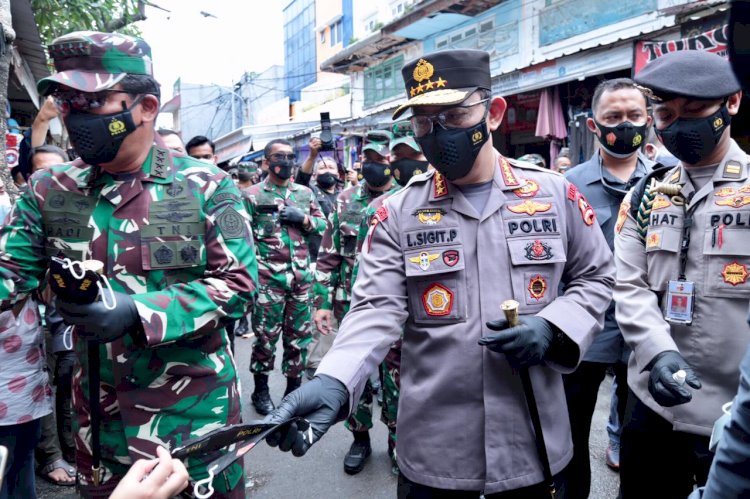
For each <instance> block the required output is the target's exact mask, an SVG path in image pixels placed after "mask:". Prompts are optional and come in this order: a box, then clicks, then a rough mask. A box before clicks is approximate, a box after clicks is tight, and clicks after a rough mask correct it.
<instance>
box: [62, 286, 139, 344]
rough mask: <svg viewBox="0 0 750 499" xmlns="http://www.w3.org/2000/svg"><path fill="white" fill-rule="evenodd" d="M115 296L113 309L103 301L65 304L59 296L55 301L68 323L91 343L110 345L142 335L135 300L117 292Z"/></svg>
mask: <svg viewBox="0 0 750 499" xmlns="http://www.w3.org/2000/svg"><path fill="white" fill-rule="evenodd" d="M113 296H114V299H115V305H114V308H113V309H110V308H108V307H107V305H105V303H104V302H103V301H101V300H98V301H95V302H92V303H87V304H81V303H72V302H68V301H64V300H62V299H60V298H59V297H58V298H57V299H56V300H55V306H56V307H57V311H58V312H60V315H61V316H62V318H63V320H64V321H65V323H66V324H69V325H71V326H76V333H77V334H78V335H79V336H82V337H84V338H86V339H87V340H91V341H96V342H97V343H109V342H110V341H114V340H116V339H118V338H120V337H122V336H125V335H126V334H134V335H135V334H137V333H141V334H142V332H143V325H142V323H141V317H140V315H138V309H137V308H136V306H135V301H133V298H131V297H130V295H126V294H123V293H116V292H115V293H113ZM140 340H141V341H142V340H143V339H142V338H140Z"/></svg>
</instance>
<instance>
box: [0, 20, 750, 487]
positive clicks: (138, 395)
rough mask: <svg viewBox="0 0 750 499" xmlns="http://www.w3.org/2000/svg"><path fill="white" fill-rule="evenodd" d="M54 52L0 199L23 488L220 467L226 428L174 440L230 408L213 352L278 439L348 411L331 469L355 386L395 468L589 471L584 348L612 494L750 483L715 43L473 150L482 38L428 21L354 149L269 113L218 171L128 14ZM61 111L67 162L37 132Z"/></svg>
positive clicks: (5, 333)
mask: <svg viewBox="0 0 750 499" xmlns="http://www.w3.org/2000/svg"><path fill="white" fill-rule="evenodd" d="M49 53H50V56H51V58H52V59H53V61H54V64H55V67H56V69H57V70H58V71H57V72H56V73H55V74H53V75H52V76H49V77H47V78H44V79H43V80H41V81H40V82H39V83H38V89H39V92H40V94H41V95H44V96H45V98H46V100H45V101H44V104H43V106H42V109H41V110H40V112H39V115H38V117H37V119H36V120H35V121H34V125H33V126H32V127H31V128H30V129H29V131H28V133H27V135H28V136H27V137H26V140H27V142H28V143H27V146H26V147H27V150H28V154H27V159H24V160H22V161H21V166H20V167H19V168H18V169H17V170H16V171H14V172H13V175H14V179H15V180H16V181H17V184H18V185H19V186H22V194H21V195H20V197H18V199H15V200H14V202H13V205H12V208H11V209H10V210H9V213H7V215H6V217H5V221H4V224H3V226H2V228H1V229H0V278H1V279H2V286H0V306H2V310H3V311H2V313H0V340H2V343H3V347H4V350H3V351H2V352H0V355H2V357H0V358H2V359H3V360H4V363H3V366H4V367H3V370H2V371H0V445H2V446H5V447H6V448H7V449H8V450H9V458H8V461H7V464H6V467H5V470H4V472H3V481H2V489H1V491H0V499H4V498H6V497H9V498H12V497H23V498H33V497H36V493H35V471H36V473H37V474H39V475H40V476H42V477H44V478H46V479H48V480H50V481H52V482H53V483H56V484H58V485H76V486H77V487H78V491H79V492H80V494H81V495H82V496H83V497H115V498H120V497H122V498H131V497H132V498H137V497H171V496H173V495H175V494H178V493H179V492H180V491H182V490H183V489H185V488H186V487H188V484H189V483H192V484H196V483H199V482H204V481H208V482H210V489H211V490H213V491H214V492H213V497H227V498H237V497H244V494H245V489H244V469H243V462H242V458H239V459H225V458H226V457H227V456H230V457H231V456H233V454H231V452H233V451H231V450H230V449H228V448H226V447H225V448H221V449H219V448H216V449H214V448H212V449H211V450H210V452H206V453H193V454H190V456H191V457H188V458H186V459H185V460H179V459H176V458H173V457H171V456H170V453H169V450H173V449H175V448H176V447H178V446H181V445H182V444H183V443H184V442H187V441H190V440H191V439H192V438H195V437H199V436H205V435H206V434H208V433H209V432H211V431H212V430H216V429H219V428H224V427H226V426H230V425H237V424H240V423H241V422H242V416H241V412H242V409H243V403H245V402H247V401H244V400H242V398H241V397H240V392H239V390H238V374H237V369H249V370H250V372H251V373H252V374H253V382H254V386H253V392H252V396H251V399H250V403H251V404H252V406H253V408H254V410H255V412H256V413H257V414H258V415H260V416H262V417H265V422H267V423H278V424H280V423H287V422H289V421H290V420H291V419H292V418H295V417H302V418H304V419H305V420H306V421H305V424H302V423H301V422H297V421H295V422H294V423H292V424H287V425H284V426H283V427H281V428H282V429H279V430H277V431H274V432H272V433H270V435H269V436H268V439H267V441H268V443H269V444H271V445H275V446H279V447H280V449H281V450H282V451H290V450H291V451H292V452H293V454H294V455H295V456H303V455H304V454H305V453H306V452H307V450H308V449H309V448H310V446H311V445H313V444H314V443H315V442H316V441H317V440H318V439H320V438H321V437H322V436H323V435H324V434H325V433H326V431H327V430H328V429H329V428H330V426H332V425H333V424H336V423H338V422H342V421H345V425H346V428H347V429H348V430H349V431H350V432H351V434H352V441H351V444H350V448H349V450H348V452H347V453H346V456H345V458H344V460H343V468H344V471H345V472H346V473H348V474H352V475H354V474H357V473H359V472H360V471H362V470H363V469H364V467H365V465H366V463H367V460H368V458H369V457H370V455H371V453H372V447H371V442H370V429H371V428H372V427H373V424H374V423H373V419H374V414H373V409H374V405H373V402H374V400H375V399H378V400H379V401H380V406H381V418H380V419H381V420H382V421H383V423H384V424H386V425H387V428H388V442H387V444H388V455H389V457H390V459H391V463H390V464H391V470H392V472H393V474H394V475H396V476H397V477H398V485H397V491H396V494H397V496H398V497H399V498H414V499H416V498H436V499H437V498H469V497H474V498H479V497H485V498H498V499H507V498H531V499H533V498H537V497H538V498H542V497H545V498H548V497H553V498H568V499H585V498H587V497H589V495H590V488H591V465H590V452H589V437H590V431H591V421H592V417H593V414H594V409H595V405H596V401H597V396H598V393H599V389H600V385H601V383H602V381H603V380H604V378H605V376H606V374H607V372H610V373H612V374H613V387H612V393H611V401H610V407H611V410H610V416H609V424H608V427H607V432H608V436H609V447H608V449H607V453H606V462H607V465H608V466H609V467H610V468H612V469H614V470H616V471H619V472H620V497H622V498H623V499H632V498H644V497H658V498H680V499H684V498H686V497H688V495H691V494H695V495H696V496H698V497H699V496H700V495H701V494H702V497H704V498H706V499H713V498H724V497H747V496H748V494H750V473H748V469H747V462H748V457H749V456H750V447H749V446H748V433H749V432H748V430H749V425H748V418H749V417H750V407H749V405H750V398H749V393H748V392H749V391H750V378H749V377H750V353H746V352H748V346H749V345H750V329H748V327H747V324H746V316H747V312H748V299H750V282H748V277H750V273H749V271H748V265H750V261H748V259H749V258H750V253H748V250H747V247H748V245H747V238H745V237H744V236H745V231H744V228H745V227H744V226H745V225H747V220H748V217H750V211H748V209H750V208H748V206H750V196H749V195H747V193H750V175H749V172H748V168H749V161H748V156H747V155H746V154H745V152H744V151H742V150H741V149H740V147H739V146H738V145H737V143H736V142H735V141H734V140H733V139H732V138H731V135H730V130H731V122H732V118H733V117H734V116H736V115H737V113H738V112H739V108H740V102H741V97H742V90H741V85H740V83H739V82H738V81H737V79H736V78H735V76H734V74H733V72H732V69H731V66H730V64H729V62H728V61H726V60H725V59H722V58H721V57H720V56H718V55H715V54H711V53H708V52H702V51H683V52H677V53H673V54H666V55H664V56H663V57H660V58H659V59H656V60H655V61H653V62H651V63H650V64H649V65H647V66H646V68H645V69H643V70H642V71H641V72H640V73H639V74H638V75H637V76H636V77H635V81H634V80H631V79H627V78H619V79H613V80H603V81H601V83H600V84H599V85H598V87H597V88H596V90H595V92H594V94H593V97H592V102H591V109H592V116H591V117H590V118H589V119H588V121H587V126H588V128H589V130H590V131H591V133H593V134H594V135H595V136H596V138H597V141H598V148H597V151H596V152H595V153H594V155H593V156H592V157H591V158H590V159H588V160H587V161H585V162H582V163H580V164H575V163H576V162H574V161H573V160H572V158H570V157H568V155H567V154H566V152H565V151H562V152H561V154H560V155H559V156H557V157H555V158H553V161H552V164H551V165H550V167H549V168H548V165H547V164H546V162H545V160H544V158H543V157H541V156H540V155H538V154H527V155H524V156H522V157H521V158H518V159H511V158H506V157H504V156H503V155H502V154H500V153H499V152H498V151H497V150H496V149H495V148H494V147H493V135H492V134H493V132H494V131H496V130H497V129H498V128H499V127H500V125H501V123H502V122H503V118H504V113H505V110H506V103H505V101H504V99H503V98H502V97H499V96H493V95H492V93H491V75H490V69H489V55H488V54H487V53H486V52H483V51H476V50H447V51H440V52H435V53H431V54H425V55H423V56H422V57H420V58H417V59H415V60H413V61H410V62H408V63H407V64H406V65H405V66H404V68H403V79H404V82H405V90H406V94H407V96H408V99H407V100H406V101H405V103H404V104H402V105H401V106H399V107H398V109H396V111H395V112H394V115H393V120H394V121H393V123H390V124H388V125H386V126H383V127H380V128H378V129H374V130H371V131H369V132H368V133H367V134H366V135H365V136H364V137H363V146H362V148H361V155H360V158H359V159H360V161H359V162H358V163H357V164H356V165H355V166H354V167H353V168H351V169H346V168H345V167H344V166H343V165H342V164H341V163H340V162H339V161H338V160H337V156H336V154H335V153H334V154H326V153H325V152H324V150H325V149H328V146H326V145H324V144H323V142H322V141H321V139H320V138H317V137H315V138H312V139H311V140H310V142H309V150H310V154H309V156H308V157H307V158H305V160H304V161H302V162H301V164H298V159H300V158H298V157H297V154H296V153H295V151H294V147H293V144H292V143H290V142H289V141H287V140H285V139H284V138H278V139H274V140H271V141H270V142H268V144H266V146H265V148H264V150H263V158H262V161H261V163H260V165H256V164H253V163H241V164H240V165H238V166H237V167H232V168H228V169H227V170H226V171H224V170H222V169H221V168H219V167H218V166H217V162H218V157H217V155H216V147H215V145H214V143H213V142H212V141H211V140H210V139H209V138H207V137H203V136H197V137H193V138H191V139H190V140H188V141H187V143H184V142H183V140H182V138H181V137H180V135H179V134H178V133H176V132H174V131H172V130H167V129H158V128H157V127H156V126H155V122H156V116H157V114H158V111H159V107H160V105H159V103H160V91H159V84H158V83H157V82H156V80H155V79H154V78H153V69H152V65H151V57H150V49H149V46H148V45H147V44H146V42H145V41H143V40H140V39H137V38H132V37H128V36H124V35H112V34H105V33H92V32H78V33H71V34H69V35H65V36H63V37H61V38H59V39H57V40H55V41H54V42H53V43H52V44H51V45H50V47H49ZM435 81H439V82H440V84H434V82H435ZM407 112H408V113H409V116H408V118H402V116H403V115H404V113H407ZM58 116H59V117H60V118H61V119H62V121H63V123H64V124H65V126H66V129H67V132H68V135H69V137H70V141H71V145H72V152H74V153H75V156H76V159H74V160H73V161H69V152H70V151H65V150H63V149H61V148H59V147H56V146H53V145H49V144H47V136H48V134H47V130H48V127H49V121H50V120H51V119H53V118H55V117H58ZM501 304H502V310H501ZM503 311H505V314H503ZM250 332H251V333H252V334H251V336H252V338H253V340H252V341H253V347H252V354H251V357H250V358H249V359H241V358H238V357H236V356H235V355H234V343H233V342H234V338H235V336H248V335H250ZM279 339H281V342H282V347H281V349H282V351H283V355H282V358H281V361H280V371H281V373H282V374H283V376H284V377H285V378H286V387H285V390H284V392H283V394H274V393H271V390H270V388H269V374H270V373H271V372H272V371H273V370H274V369H275V368H276V358H275V357H276V351H277V343H278V341H279ZM45 352H48V353H49V354H50V355H46V354H45ZM47 357H49V361H51V364H52V365H53V366H54V368H53V369H52V372H53V376H51V379H50V375H49V374H48V371H49V369H48V368H47V367H46V366H47V363H48V358H47ZM743 357H744V358H743ZM52 386H54V387H55V389H54V390H53V389H52ZM735 396H736V398H735ZM732 400H734V403H733V404H732V407H731V410H729V409H727V413H728V415H726V416H723V414H724V410H725V409H726V406H727V403H729V402H731V401H732ZM566 408H567V417H566V416H565V414H566V410H565V409H566ZM717 420H719V421H720V422H719V423H717V424H716V428H717V429H719V430H721V429H723V430H724V431H723V435H722V436H721V438H714V439H713V440H712V439H711V435H712V432H713V431H714V428H715V423H716V422H717ZM240 442H241V440H240V441H237V442H234V443H237V444H239V443H240ZM35 451H36V452H35ZM35 454H36V457H35ZM234 456H236V454H234ZM35 460H36V464H35ZM220 461H221V463H222V464H221V465H219V464H217V463H219V462H220ZM35 468H36V470H35ZM704 487H705V489H704Z"/></svg>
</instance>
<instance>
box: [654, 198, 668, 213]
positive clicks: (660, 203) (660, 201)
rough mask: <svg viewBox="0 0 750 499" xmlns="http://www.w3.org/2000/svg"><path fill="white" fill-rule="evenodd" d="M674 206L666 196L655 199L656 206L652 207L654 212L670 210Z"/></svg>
mask: <svg viewBox="0 0 750 499" xmlns="http://www.w3.org/2000/svg"><path fill="white" fill-rule="evenodd" d="M670 206H672V202H671V201H670V200H669V199H667V198H665V197H664V196H659V197H657V198H656V199H654V204H653V205H652V207H651V209H652V210H663V209H664V208H669V207H670Z"/></svg>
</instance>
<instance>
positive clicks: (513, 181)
mask: <svg viewBox="0 0 750 499" xmlns="http://www.w3.org/2000/svg"><path fill="white" fill-rule="evenodd" d="M499 161H500V173H502V176H503V182H504V183H505V186H506V187H520V186H521V182H519V181H518V179H517V178H516V174H515V173H513V168H511V166H510V163H509V162H508V160H507V159H505V158H503V157H502V156H500V159H499Z"/></svg>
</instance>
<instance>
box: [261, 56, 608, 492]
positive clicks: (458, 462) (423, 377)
mask: <svg viewBox="0 0 750 499" xmlns="http://www.w3.org/2000/svg"><path fill="white" fill-rule="evenodd" d="M403 75H404V81H405V85H406V91H407V95H408V96H409V97H410V98H409V100H408V101H407V102H406V103H405V104H404V105H402V106H401V107H400V108H399V109H397V111H396V113H395V116H394V118H396V117H397V116H398V115H400V114H401V113H402V112H403V111H404V110H405V109H407V108H411V109H412V112H413V116H412V117H411V121H412V125H413V128H414V132H415V136H416V139H417V142H418V143H419V145H420V147H421V148H422V150H423V152H424V155H425V156H426V157H427V159H428V160H429V161H430V163H431V164H432V165H433V166H434V167H435V168H436V170H437V171H436V172H427V173H425V174H422V175H418V176H416V177H414V178H413V179H412V180H411V182H410V183H409V185H407V187H405V188H404V189H402V190H401V191H399V192H398V193H396V194H393V195H392V196H391V197H389V198H388V199H387V200H386V201H385V203H384V204H383V206H382V207H381V208H379V209H378V211H377V212H376V215H375V219H374V221H373V223H372V226H371V228H370V232H369V234H368V236H367V240H366V241H365V243H364V247H363V250H362V255H361V262H360V267H359V274H358V276H357V280H356V283H355V286H354V290H353V300H352V306H351V309H350V311H349V313H348V314H347V316H346V317H345V319H344V321H343V322H342V324H341V327H340V329H339V335H338V338H337V339H336V342H335V343H334V345H333V347H332V349H331V350H330V351H329V352H328V354H327V355H326V356H325V357H324V358H323V361H322V362H321V365H320V367H319V368H318V371H317V372H316V377H315V378H314V379H313V380H312V381H310V382H309V383H306V384H305V385H303V386H302V387H301V388H300V389H299V390H297V391H295V392H293V393H292V394H290V395H289V396H288V397H287V398H285V399H284V401H282V403H281V405H280V406H279V408H278V409H277V410H276V411H275V412H274V413H273V414H272V415H271V416H270V420H271V421H278V420H285V419H287V418H289V417H290V416H292V415H300V416H304V417H305V418H306V419H307V420H308V421H309V422H310V424H311V428H310V431H309V432H306V431H301V430H302V428H299V427H298V428H290V431H286V432H284V433H283V434H277V435H272V438H271V442H270V443H271V444H279V445H280V447H281V449H282V450H287V451H288V450H292V451H293V452H294V454H295V455H298V456H299V455H302V454H304V453H305V452H306V450H307V449H308V448H309V446H310V445H311V444H312V443H314V442H315V441H317V440H318V439H319V438H320V437H321V436H322V435H323V434H324V433H325V432H326V431H327V429H328V428H329V427H330V426H331V425H332V424H334V423H335V422H336V421H338V420H340V419H341V418H343V417H345V416H346V415H347V414H348V413H350V412H351V411H352V410H353V409H354V406H355V405H356V403H357V401H358V400H359V396H360V393H361V392H362V390H363V388H364V386H365V383H366V381H367V379H368V377H369V375H370V373H372V372H373V371H375V369H377V366H378V364H379V363H380V361H381V360H382V359H383V357H384V356H385V355H386V352H387V351H388V348H389V347H390V345H391V343H392V342H393V341H395V340H396V339H398V337H399V335H400V333H401V331H402V330H403V350H402V359H403V361H402V370H401V390H402V391H401V399H400V402H399V408H398V414H399V421H398V424H399V427H398V442H397V454H398V466H399V469H400V471H401V475H400V476H399V485H398V496H399V497H405V498H414V497H477V498H478V497H479V496H480V494H481V493H484V495H485V497H493V498H495V497H498V498H499V497H502V498H505V497H525V498H536V497H540V498H541V497H545V498H548V497H549V494H550V493H549V489H548V488H547V486H546V484H545V483H543V482H544V481H545V477H544V472H543V460H542V459H540V457H539V454H538V449H537V447H536V440H535V432H534V430H533V427H532V422H531V419H530V417H529V414H530V413H529V410H528V408H527V405H526V402H525V400H524V397H525V392H524V390H523V389H522V383H521V376H519V372H526V373H528V374H529V375H530V378H531V381H532V385H533V389H534V392H535V396H536V402H537V406H536V407H537V408H538V411H539V416H540V420H541V427H542V428H543V436H544V439H545V441H546V452H547V454H548V458H549V459H548V464H549V466H550V468H551V474H550V475H552V474H554V482H555V485H556V487H557V488H558V490H564V487H562V482H563V481H564V474H563V473H562V471H563V470H564V468H565V467H566V466H567V464H568V462H569V461H570V458H571V455H572V452H573V449H572V444H571V438H570V426H569V423H568V419H567V418H566V417H564V407H565V393H564V390H563V384H562V376H561V373H562V372H570V371H571V370H572V369H574V368H575V366H576V365H577V364H578V362H579V361H580V359H581V357H582V356H583V355H584V354H585V352H586V349H587V348H588V346H589V345H590V344H591V341H592V340H593V337H594V335H595V334H596V333H597V332H598V331H599V330H601V327H602V321H603V316H604V311H605V310H606V308H607V306H608V304H609V301H610V299H611V286H612V285H613V283H614V281H613V272H614V268H613V264H612V256H611V252H610V250H609V248H608V247H607V243H606V241H605V240H604V237H603V236H602V233H601V231H600V230H599V229H598V227H596V220H595V215H594V210H593V208H591V206H590V205H589V204H588V202H587V201H586V200H585V198H584V197H583V196H582V195H581V194H580V192H578V190H577V189H576V188H575V187H574V186H573V185H572V184H570V183H568V182H567V181H565V180H564V179H563V178H562V176H560V175H559V174H557V173H554V172H550V171H549V170H543V169H541V168H538V167H536V166H533V165H529V164H526V163H520V162H516V161H514V160H510V159H506V158H504V157H503V156H501V155H500V154H498V153H497V151H496V150H495V149H494V148H493V146H492V137H491V132H492V131H494V130H497V128H498V127H499V126H500V123H501V121H502V118H503V114H504V111H505V108H506V104H505V101H504V100H503V99H502V98H500V97H491V94H490V92H489V88H490V70H489V54H487V53H486V52H483V51H473V50H450V51H444V52H437V53H434V54H427V55H424V56H422V57H421V58H419V59H417V60H414V61H411V62H410V63H408V64H407V65H406V66H405V67H404V69H403ZM563 275H565V277H566V279H567V281H568V283H569V285H568V287H567V289H566V291H565V293H564V294H560V293H559V292H558V284H559V282H560V280H561V279H562V277H563ZM511 298H512V299H515V300H517V301H518V302H520V315H521V318H520V321H521V323H520V324H519V325H517V326H515V327H508V323H507V322H506V321H505V320H504V319H499V317H502V312H501V310H500V304H501V303H502V302H504V301H505V300H507V299H511ZM561 411H562V414H563V415H561ZM551 480H552V476H550V481H551Z"/></svg>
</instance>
